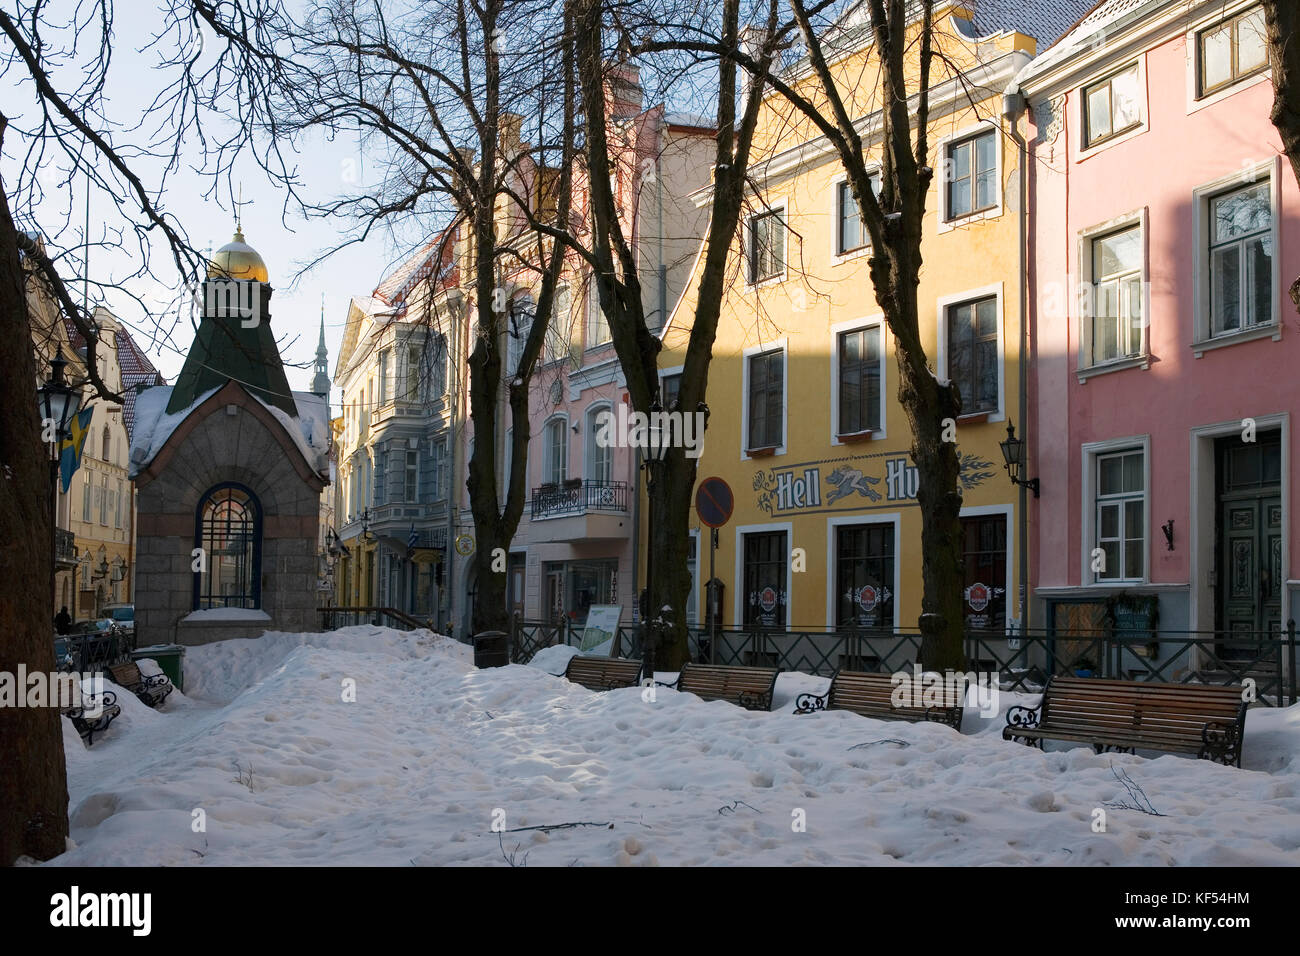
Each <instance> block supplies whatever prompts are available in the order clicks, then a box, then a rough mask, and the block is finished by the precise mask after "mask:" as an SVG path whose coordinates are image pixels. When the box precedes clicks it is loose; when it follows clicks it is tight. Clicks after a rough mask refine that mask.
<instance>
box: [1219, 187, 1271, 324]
mask: <svg viewBox="0 0 1300 956" xmlns="http://www.w3.org/2000/svg"><path fill="white" fill-rule="evenodd" d="M1209 203H1210V230H1209V240H1210V249H1209V256H1210V335H1211V336H1214V335H1225V334H1228V333H1231V332H1238V331H1242V330H1244V329H1249V328H1252V327H1254V326H1260V325H1269V324H1271V323H1272V322H1273V208H1272V198H1271V184H1270V182H1269V181H1268V180H1267V179H1266V180H1265V181H1264V182H1262V183H1255V184H1253V185H1250V186H1247V187H1245V188H1244V189H1237V190H1233V191H1231V192H1226V193H1221V194H1220V195H1218V196H1213V197H1211V198H1210V200H1209Z"/></svg>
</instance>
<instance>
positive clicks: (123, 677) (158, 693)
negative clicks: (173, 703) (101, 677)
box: [108, 661, 173, 707]
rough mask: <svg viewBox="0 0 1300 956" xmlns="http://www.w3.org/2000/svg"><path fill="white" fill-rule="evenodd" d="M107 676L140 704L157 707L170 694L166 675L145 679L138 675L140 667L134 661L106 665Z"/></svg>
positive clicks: (170, 686)
mask: <svg viewBox="0 0 1300 956" xmlns="http://www.w3.org/2000/svg"><path fill="white" fill-rule="evenodd" d="M108 674H109V676H110V677H111V678H112V679H113V683H114V684H116V685H117V686H118V687H121V688H123V689H125V690H129V691H130V692H131V693H133V694H135V696H136V697H139V698H140V700H141V702H142V703H145V704H148V705H149V706H150V707H157V706H158V705H159V704H161V703H162V702H163V701H164V700H166V699H167V695H168V694H170V693H171V692H172V689H173V688H172V682H171V680H170V679H169V678H168V677H167V675H166V674H155V675H153V676H152V677H146V676H145V675H143V674H141V673H140V665H138V664H137V663H136V662H135V661H127V662H125V663H123V664H110V665H108Z"/></svg>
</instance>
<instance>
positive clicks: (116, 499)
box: [113, 478, 123, 528]
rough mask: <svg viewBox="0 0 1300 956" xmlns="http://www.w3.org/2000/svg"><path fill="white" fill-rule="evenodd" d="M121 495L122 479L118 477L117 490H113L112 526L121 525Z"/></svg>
mask: <svg viewBox="0 0 1300 956" xmlns="http://www.w3.org/2000/svg"><path fill="white" fill-rule="evenodd" d="M122 497H123V492H122V480H121V479H120V478H119V479H118V481H117V490H116V491H114V492H113V515H114V517H113V527H114V528H120V527H122V504H123V502H122Z"/></svg>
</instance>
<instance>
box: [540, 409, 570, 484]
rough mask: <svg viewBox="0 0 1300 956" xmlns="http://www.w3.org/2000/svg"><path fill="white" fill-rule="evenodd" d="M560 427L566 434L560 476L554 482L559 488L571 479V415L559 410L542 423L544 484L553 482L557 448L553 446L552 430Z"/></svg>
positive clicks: (564, 434) (562, 432)
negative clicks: (552, 475)
mask: <svg viewBox="0 0 1300 956" xmlns="http://www.w3.org/2000/svg"><path fill="white" fill-rule="evenodd" d="M557 426H558V427H559V429H560V431H561V434H563V436H564V461H563V462H562V468H561V472H562V474H561V475H560V478H559V480H558V481H556V482H554V484H555V487H556V488H557V489H559V488H561V487H563V485H564V483H565V482H566V481H568V480H569V459H570V457H572V449H570V448H569V416H568V414H567V413H565V412H558V413H556V414H555V415H552V416H551V417H550V418H548V419H546V422H545V423H544V424H543V425H542V479H543V480H542V484H551V483H552V482H551V474H552V473H553V472H554V471H555V461H554V457H555V450H554V449H553V448H552V447H551V445H552V444H553V442H552V441H551V435H550V431H551V429H552V428H554V427H557Z"/></svg>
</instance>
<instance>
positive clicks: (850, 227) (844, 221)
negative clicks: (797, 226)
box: [835, 173, 880, 256]
mask: <svg viewBox="0 0 1300 956" xmlns="http://www.w3.org/2000/svg"><path fill="white" fill-rule="evenodd" d="M870 181H871V191H872V192H873V193H875V194H876V195H877V196H879V195H880V174H879V173H873V174H872V175H871V176H870ZM835 209H836V215H835V221H836V223H838V228H837V231H836V235H835V254H836V255H840V256H843V255H847V254H848V253H850V252H856V251H857V250H858V249H865V248H866V247H867V246H868V245H869V244H870V243H871V237H870V236H869V235H868V234H867V230H866V229H864V228H863V227H862V211H861V210H860V209H859V208H858V204H857V202H855V201H854V199H853V187H852V186H851V185H849V183H848V181H847V180H846V181H844V182H841V183H839V184H838V185H837V187H836V192H835Z"/></svg>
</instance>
